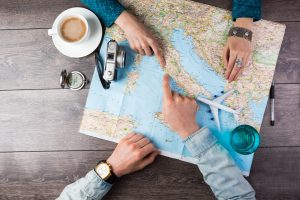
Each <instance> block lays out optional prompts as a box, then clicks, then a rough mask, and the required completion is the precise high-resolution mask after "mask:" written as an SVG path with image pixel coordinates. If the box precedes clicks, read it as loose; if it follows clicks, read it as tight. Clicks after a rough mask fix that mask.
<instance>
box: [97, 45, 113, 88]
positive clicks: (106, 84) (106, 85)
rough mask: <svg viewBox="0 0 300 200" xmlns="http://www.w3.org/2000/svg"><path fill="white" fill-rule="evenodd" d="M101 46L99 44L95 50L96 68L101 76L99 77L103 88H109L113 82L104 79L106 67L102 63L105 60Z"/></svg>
mask: <svg viewBox="0 0 300 200" xmlns="http://www.w3.org/2000/svg"><path fill="white" fill-rule="evenodd" d="M100 48H101V45H99V47H98V48H97V49H96V51H95V63H96V68H97V72H98V76H99V79H100V82H101V84H102V86H103V88H104V89H109V88H110V83H111V82H110V81H106V80H104V79H103V73H104V67H103V65H102V64H101V63H104V62H103V60H102V59H101V55H100Z"/></svg>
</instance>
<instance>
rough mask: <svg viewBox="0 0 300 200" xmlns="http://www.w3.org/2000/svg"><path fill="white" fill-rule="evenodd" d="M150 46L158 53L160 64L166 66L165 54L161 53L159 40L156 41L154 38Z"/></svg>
mask: <svg viewBox="0 0 300 200" xmlns="http://www.w3.org/2000/svg"><path fill="white" fill-rule="evenodd" d="M150 47H151V49H152V50H153V52H154V54H155V55H156V57H157V59H158V62H159V64H160V65H161V66H162V67H164V66H166V61H165V59H164V57H163V54H162V53H161V51H160V49H159V47H158V44H157V42H155V41H154V40H152V41H150Z"/></svg>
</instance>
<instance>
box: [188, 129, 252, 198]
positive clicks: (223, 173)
mask: <svg viewBox="0 0 300 200" xmlns="http://www.w3.org/2000/svg"><path fill="white" fill-rule="evenodd" d="M184 143H185V146H186V147H187V148H188V150H189V151H190V152H191V153H192V155H193V156H194V157H195V158H197V159H198V163H197V165H198V167H199V169H200V171H201V172H202V174H203V178H204V181H205V182H206V183H207V184H208V185H209V186H210V188H211V189H212V191H213V193H214V194H215V196H216V197H217V199H243V200H250V199H251V200H252V199H255V192H254V190H253V188H252V187H251V185H250V184H249V183H248V182H247V181H246V179H245V178H244V177H243V175H242V173H241V171H240V169H239V168H238V167H237V166H236V165H235V163H234V161H233V160H232V159H231V157H230V155H229V153H228V152H227V150H226V149H225V148H224V147H223V146H222V145H221V144H219V143H218V142H217V139H216V137H215V136H214V135H213V134H212V133H211V132H210V131H209V129H208V128H205V127H204V128H202V129H200V130H199V131H197V132H195V133H194V134H193V135H191V136H190V137H188V138H187V139H186V140H184Z"/></svg>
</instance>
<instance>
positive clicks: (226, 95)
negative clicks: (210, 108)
mask: <svg viewBox="0 0 300 200" xmlns="http://www.w3.org/2000/svg"><path fill="white" fill-rule="evenodd" d="M233 92H234V90H230V91H228V92H226V93H225V94H223V95H222V96H219V97H217V98H215V99H214V100H213V101H214V102H217V103H219V104H220V103H222V101H224V99H226V98H227V97H228V96H229V95H231V94H232V93H233Z"/></svg>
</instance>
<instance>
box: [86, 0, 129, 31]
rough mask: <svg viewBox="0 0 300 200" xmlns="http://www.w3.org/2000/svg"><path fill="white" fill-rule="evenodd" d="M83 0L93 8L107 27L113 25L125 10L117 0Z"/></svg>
mask: <svg viewBox="0 0 300 200" xmlns="http://www.w3.org/2000/svg"><path fill="white" fill-rule="evenodd" d="M81 2H82V3H83V4H84V5H86V6H87V7H88V8H89V9H91V10H92V11H93V12H94V13H95V14H96V15H97V16H98V17H99V18H100V20H101V21H102V22H103V23H104V25H105V26H106V27H110V26H112V25H113V23H114V22H115V21H116V19H117V18H118V17H119V16H120V14H121V13H122V12H123V11H124V10H125V8H124V7H123V6H122V5H121V4H120V3H119V2H118V1H117V0H81Z"/></svg>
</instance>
